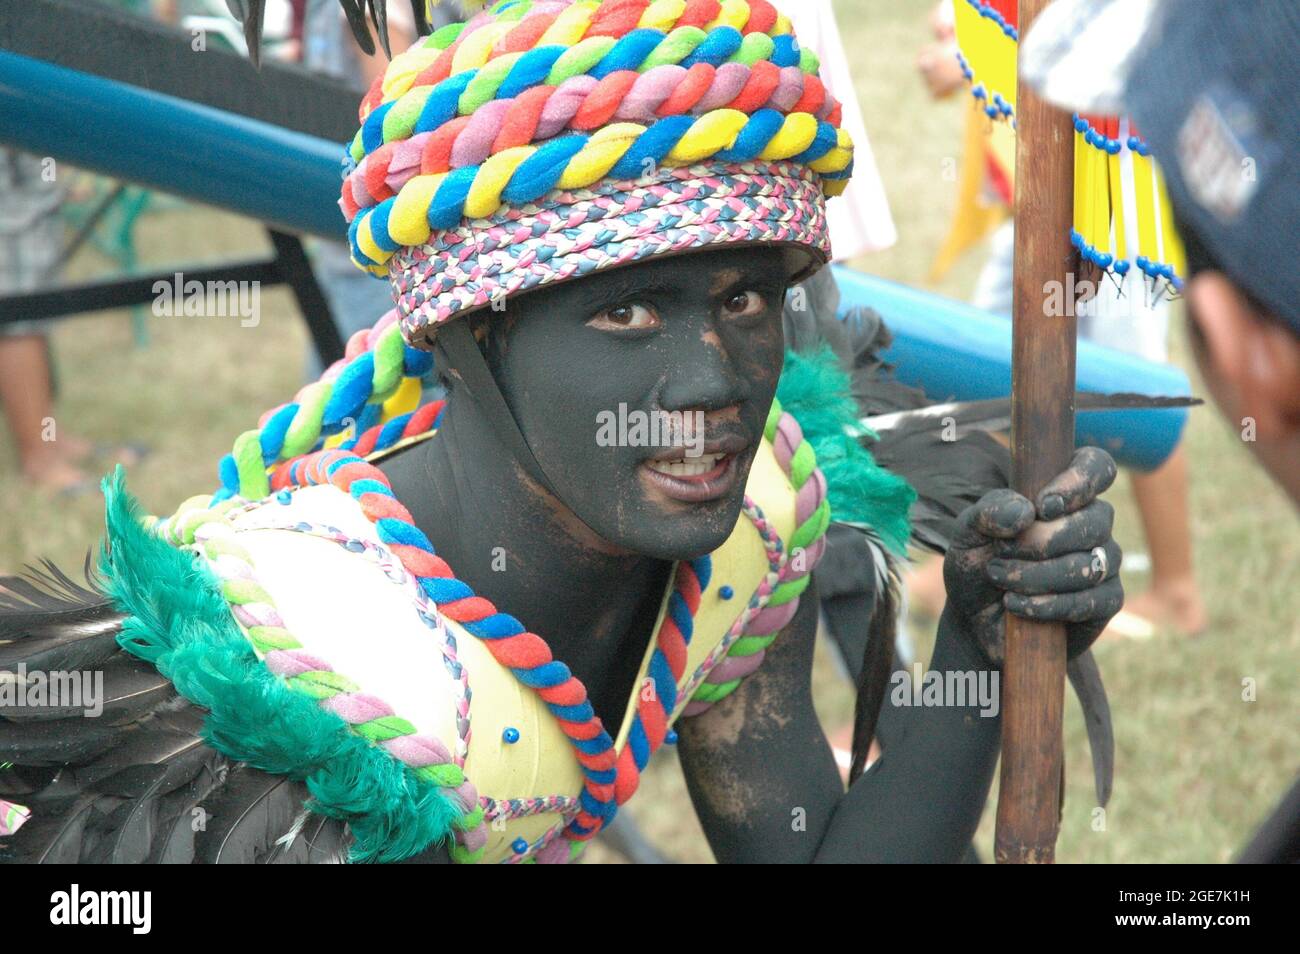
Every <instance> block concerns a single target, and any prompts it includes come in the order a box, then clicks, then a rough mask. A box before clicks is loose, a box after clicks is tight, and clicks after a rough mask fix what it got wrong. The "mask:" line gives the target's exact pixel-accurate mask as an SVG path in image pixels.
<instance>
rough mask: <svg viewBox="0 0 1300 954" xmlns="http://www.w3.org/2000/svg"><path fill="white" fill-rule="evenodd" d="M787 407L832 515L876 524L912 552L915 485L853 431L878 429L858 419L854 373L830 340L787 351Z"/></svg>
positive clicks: (887, 540) (887, 539)
mask: <svg viewBox="0 0 1300 954" xmlns="http://www.w3.org/2000/svg"><path fill="white" fill-rule="evenodd" d="M776 397H777V400H778V401H780V402H781V407H782V409H783V410H785V411H787V412H788V413H790V414H792V415H793V416H794V419H795V420H796V421H798V422H799V427H800V429H801V430H802V431H803V435H804V438H805V439H806V440H807V441H808V443H810V444H811V445H812V447H813V450H814V451H815V452H816V454H817V466H818V467H820V468H821V471H822V474H823V475H824V476H825V477H826V485H827V490H828V496H829V497H830V502H831V519H832V520H833V521H835V522H837V523H857V524H865V525H867V526H869V527H871V528H872V529H873V530H874V531H875V532H876V533H877V534H878V535H879V536H880V539H881V541H882V542H883V543H884V544H885V546H886V547H888V548H889V549H890V550H891V551H893V552H894V553H895V554H897V555H899V556H902V555H904V554H905V553H906V552H907V542H908V540H909V539H910V538H911V535H912V525H911V521H910V520H909V518H908V512H909V511H910V510H911V508H912V503H913V502H914V501H915V500H916V491H915V490H913V489H912V485H911V484H909V483H908V482H907V481H906V480H904V479H903V478H902V477H899V476H896V475H895V474H891V473H890V472H889V471H887V470H885V469H884V468H883V467H881V466H880V465H878V464H877V463H876V461H875V459H874V458H873V457H872V456H871V452H870V451H868V450H867V449H866V448H865V447H863V446H862V444H861V443H860V442H859V441H858V439H857V438H855V437H854V436H853V435H854V434H862V435H865V436H867V437H869V438H870V439H872V440H875V439H876V435H875V434H873V433H872V432H871V431H870V430H869V429H867V428H866V427H863V426H862V425H861V424H860V423H858V419H859V412H858V406H857V402H855V401H854V400H853V395H852V392H851V390H850V384H849V376H848V375H847V374H846V373H845V372H844V370H843V369H842V368H841V367H840V363H839V359H838V358H836V356H835V353H834V352H833V351H831V349H830V347H829V346H828V345H825V344H823V345H822V347H821V348H820V349H819V350H817V351H815V352H811V353H799V352H795V351H787V352H786V353H785V368H784V370H782V372H781V380H780V381H779V382H778V384H777V386H776Z"/></svg>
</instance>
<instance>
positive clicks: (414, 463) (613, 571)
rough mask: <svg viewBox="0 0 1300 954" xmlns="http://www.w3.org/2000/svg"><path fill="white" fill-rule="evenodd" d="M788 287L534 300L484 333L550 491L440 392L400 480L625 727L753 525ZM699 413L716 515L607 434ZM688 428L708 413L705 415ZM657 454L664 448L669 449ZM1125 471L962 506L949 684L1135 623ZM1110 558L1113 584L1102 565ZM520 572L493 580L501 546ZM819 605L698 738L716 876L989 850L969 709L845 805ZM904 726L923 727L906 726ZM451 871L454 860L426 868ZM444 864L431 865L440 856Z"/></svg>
mask: <svg viewBox="0 0 1300 954" xmlns="http://www.w3.org/2000/svg"><path fill="white" fill-rule="evenodd" d="M786 274H787V270H786V269H785V268H784V266H783V261H782V258H781V256H780V254H779V253H778V252H777V251H776V250H773V249H762V248H759V249H753V250H745V251H722V252H697V253H693V254H690V255H685V256H677V257H671V258H665V259H660V260H652V261H650V262H648V263H645V264H637V265H631V266H626V267H623V268H619V269H615V270H612V271H609V272H605V273H598V274H596V275H594V276H592V277H589V278H587V279H584V280H583V281H579V282H572V283H568V284H564V285H560V286H558V287H556V288H553V289H547V290H541V291H538V292H535V293H531V294H529V295H524V296H521V297H520V298H518V299H517V300H515V301H512V302H510V303H509V305H508V307H507V309H506V311H505V312H504V313H497V312H492V311H485V312H483V313H482V315H483V320H482V321H480V322H478V323H476V324H477V331H478V334H477V335H476V337H477V338H478V340H479V341H480V347H481V349H482V351H483V352H484V354H485V359H486V362H487V365H488V367H489V369H490V371H491V373H492V376H493V379H494V380H495V381H496V383H497V386H498V387H499V388H500V391H501V393H502V395H503V396H504V398H505V400H506V403H507V404H508V406H509V408H510V411H511V414H512V416H513V417H514V418H515V420H516V421H517V422H518V426H519V430H520V432H521V433H522V435H523V437H524V440H525V441H526V443H527V445H528V447H529V449H530V450H531V451H532V452H533V453H534V455H535V456H536V458H537V460H538V462H539V463H540V464H541V465H542V468H543V470H544V471H545V473H546V475H547V477H548V478H549V479H550V482H551V484H552V487H553V488H554V492H550V491H547V490H546V489H544V488H543V487H541V486H539V484H538V483H537V482H536V481H534V480H533V479H531V478H530V476H529V475H528V473H527V471H526V469H525V468H524V467H522V466H520V465H519V462H518V461H517V460H516V459H515V458H514V456H513V455H512V454H511V452H510V451H509V450H508V448H507V445H506V443H505V442H503V441H502V440H501V439H500V437H499V435H498V433H497V428H496V427H495V426H494V424H493V421H492V419H491V416H490V415H489V414H486V413H484V410H483V407H482V406H481V404H480V402H478V401H476V400H474V399H472V397H471V395H470V394H469V393H468V392H467V391H466V390H465V389H464V388H462V387H459V386H458V384H459V382H460V375H459V372H458V369H457V368H455V367H450V368H448V367H445V365H444V369H443V375H444V378H445V379H446V383H447V384H448V386H449V390H450V400H449V403H448V409H447V411H446V413H445V417H444V419H443V423H442V426H441V428H440V430H439V433H438V437H437V439H435V440H432V441H427V442H425V443H424V444H422V445H419V446H417V447H415V448H412V449H410V450H408V451H406V452H405V453H402V454H399V455H397V456H395V457H392V458H390V459H389V460H388V461H386V462H385V463H384V464H383V470H384V471H385V473H386V475H387V476H388V477H389V479H390V480H391V482H392V485H393V490H394V493H395V494H396V495H397V496H398V498H399V499H402V500H403V501H405V502H406V505H407V506H408V508H409V509H410V511H411V513H412V515H413V517H414V519H415V522H416V524H417V526H419V527H420V529H422V530H423V531H424V532H425V533H426V534H427V535H428V537H429V538H430V540H432V541H433V543H434V545H435V547H436V548H437V550H438V552H439V554H440V555H442V556H443V557H444V558H445V559H447V561H448V562H449V563H450V564H451V565H453V566H455V567H457V570H458V573H459V574H460V576H461V578H462V579H464V580H466V582H468V583H469V584H470V586H471V587H472V588H473V589H474V590H475V591H476V592H482V593H484V594H485V595H487V596H489V598H490V599H492V600H493V602H494V603H496V604H497V605H500V606H507V607H517V608H518V609H519V612H520V613H521V615H526V617H527V618H528V620H529V623H530V626H532V627H533V628H534V631H536V632H539V633H543V634H546V636H547V638H548V639H549V640H550V641H551V645H552V646H553V647H554V649H555V653H556V656H557V657H558V658H562V659H564V660H565V661H566V663H567V664H568V665H569V667H570V668H571V669H572V670H573V672H574V674H575V675H576V676H577V677H578V678H579V679H581V680H582V682H583V683H584V684H585V685H586V686H587V687H588V689H589V692H590V694H591V698H592V701H593V705H594V707H595V709H596V713H597V715H598V716H600V717H601V719H602V720H603V721H604V722H605V724H606V725H607V727H608V728H609V731H610V732H611V734H615V733H617V731H618V725H619V720H620V718H621V715H622V709H623V705H624V702H625V700H626V699H627V698H628V697H629V695H631V693H632V691H633V688H634V687H633V686H632V680H633V679H634V678H635V675H636V671H637V665H638V663H639V662H640V660H641V658H642V655H643V652H644V647H645V645H646V642H647V641H648V640H649V639H650V637H651V628H652V626H653V623H654V620H655V614H656V612H657V610H658V607H659V602H660V598H661V594H662V592H663V587H664V585H665V583H666V581H667V574H668V569H669V566H670V563H669V561H671V560H675V559H688V558H690V557H693V556H697V555H699V554H701V553H707V552H709V551H711V550H712V549H714V548H716V547H717V546H718V545H720V544H721V542H722V541H723V540H724V539H725V538H726V537H727V535H728V534H729V533H730V532H731V530H732V528H733V526H734V525H735V522H736V520H737V519H738V516H739V510H740V504H741V498H742V496H743V493H744V486H745V476H746V475H747V473H748V469H749V465H750V463H751V462H752V460H753V455H754V453H755V450H756V448H757V446H758V442H759V441H760V440H761V436H762V428H763V422H764V419H765V417H766V414H767V409H768V407H769V405H770V404H771V401H772V398H773V396H774V394H775V390H776V382H777V377H778V374H779V370H780V366H781V354H782V332H781V306H782V302H783V298H784V293H785V286H786V280H785V275H786ZM620 403H625V404H626V405H627V406H628V408H629V409H630V410H642V411H644V412H646V413H647V414H652V413H656V412H686V411H702V412H703V414H704V417H703V419H704V421H705V434H704V450H705V452H706V453H709V452H712V451H714V450H716V449H718V448H726V453H727V454H728V456H729V457H730V458H731V460H730V461H728V462H727V464H726V473H724V474H723V475H722V476H720V477H719V478H717V479H716V480H714V481H712V482H710V491H709V492H710V493H711V499H708V500H704V501H696V502H684V501H682V500H680V499H675V498H674V496H673V495H672V494H671V493H670V492H665V491H664V490H662V489H660V485H659V484H658V483H657V482H656V481H655V480H654V478H653V476H652V475H651V474H648V473H647V470H648V469H649V467H648V465H647V460H648V458H651V457H653V456H654V455H655V453H656V449H654V448H644V447H618V448H607V447H601V446H599V445H598V443H597V441H596V439H595V432H596V426H597V425H596V422H597V415H598V414H599V413H600V412H601V411H605V410H608V409H610V408H616V407H618V405H619V404H620ZM686 417H687V419H690V415H686ZM658 450H659V451H662V448H660V449H658ZM1114 476H1115V465H1114V462H1113V461H1112V460H1111V459H1110V457H1109V456H1108V455H1106V454H1105V453H1104V452H1101V451H1099V450H1096V449H1091V448H1089V449H1084V450H1082V451H1080V452H1079V453H1078V454H1077V455H1076V457H1075V460H1074V462H1073V464H1072V465H1071V468H1070V469H1069V470H1068V471H1066V472H1065V473H1064V474H1062V475H1061V476H1060V477H1058V478H1057V480H1056V481H1054V482H1053V483H1052V485H1051V486H1049V487H1048V488H1046V489H1045V490H1044V492H1043V494H1042V495H1040V498H1039V501H1038V503H1037V505H1035V504H1032V503H1031V502H1030V501H1028V500H1026V499H1024V498H1023V497H1020V496H1019V495H1018V494H1015V493H1013V492H1012V491H1009V490H1003V491H995V492H993V493H990V494H989V495H988V496H987V497H985V498H984V499H983V500H981V501H980V502H979V503H978V504H977V505H975V506H974V507H971V508H970V509H969V510H967V511H966V512H965V513H964V514H963V515H962V517H961V519H960V526H961V530H960V532H959V535H958V538H957V539H956V540H955V541H954V544H953V550H952V558H951V559H950V560H949V561H948V563H949V571H948V580H947V583H948V589H949V594H950V599H949V605H948V608H947V610H946V611H945V613H944V615H943V619H942V621H941V626H940V631H939V639H938V644H937V646H936V649H935V654H934V658H933V659H932V661H931V668H933V669H935V670H938V671H941V672H946V671H949V670H960V671H970V670H982V669H988V668H990V666H991V665H995V663H994V662H993V660H997V659H1000V655H1001V654H1000V646H999V644H1000V640H1001V634H1002V631H1003V620H1004V617H1005V613H1006V612H1007V611H1008V609H1013V610H1015V611H1016V612H1022V613H1024V614H1026V615H1029V616H1032V617H1034V618H1040V619H1056V620H1063V621H1066V622H1068V623H1069V624H1070V630H1069V633H1070V652H1071V655H1076V654H1078V653H1080V652H1082V651H1083V650H1084V649H1086V648H1087V646H1088V645H1089V644H1090V643H1091V641H1092V640H1093V639H1094V638H1095V637H1096V636H1097V634H1098V633H1100V631H1101V629H1102V628H1103V627H1104V625H1105V623H1106V621H1107V620H1108V619H1109V618H1110V617H1111V616H1112V615H1113V614H1114V613H1115V612H1116V611H1117V610H1118V608H1119V607H1120V605H1121V603H1122V601H1123V593H1122V590H1121V589H1120V584H1119V579H1118V576H1117V575H1116V574H1117V572H1118V567H1119V551H1118V547H1117V546H1116V545H1115V543H1114V541H1113V539H1112V538H1111V536H1110V529H1111V521H1112V516H1113V514H1112V510H1111V508H1110V506H1109V505H1108V504H1106V503H1104V502H1103V501H1100V500H1098V499H1097V496H1098V495H1099V494H1100V493H1101V492H1102V491H1104V490H1105V489H1106V487H1108V486H1109V484H1110V483H1111V481H1112V480H1113V479H1114ZM1098 546H1103V547H1106V549H1107V551H1108V556H1109V557H1110V559H1109V560H1108V561H1107V562H1108V566H1107V567H1106V568H1104V569H1103V571H1102V574H1103V575H1104V577H1105V578H1104V579H1099V578H1098V574H1097V572H1096V570H1095V569H1094V567H1095V560H1094V557H1093V555H1092V552H1091V551H1092V550H1093V549H1094V548H1096V547H1098ZM498 547H504V548H505V551H506V564H505V566H506V569H505V570H504V571H503V572H496V571H494V569H493V558H494V554H495V553H496V552H497V551H496V548H498ZM816 606H817V601H816V597H815V594H814V593H813V592H812V591H811V590H810V591H809V593H808V595H807V596H806V597H805V599H804V602H803V603H802V604H801V608H800V610H799V611H798V613H797V614H796V615H795V616H794V618H793V619H792V621H791V622H790V624H789V625H788V626H787V627H786V629H785V630H784V631H783V632H782V633H781V634H780V635H779V636H778V638H777V639H776V641H775V643H773V645H772V647H771V648H770V649H769V651H768V655H767V658H766V660H765V661H764V664H763V666H762V667H761V668H760V669H759V670H758V671H757V672H756V673H754V675H752V676H751V677H749V679H747V680H746V681H745V682H744V683H743V684H742V685H741V686H740V688H739V689H737V691H736V692H735V693H734V694H733V696H732V697H731V698H728V699H725V700H723V701H722V702H721V703H719V704H718V705H716V706H715V707H714V708H713V709H711V710H710V711H708V712H706V713H704V714H702V715H700V716H696V717H694V718H692V719H687V720H683V721H682V722H681V723H680V725H679V730H678V731H679V733H680V743H679V750H680V754H681V759H682V765H683V769H684V771H685V775H686V780H687V784H688V786H689V788H690V792H691V796H692V799H693V801H694V803H695V807H696V810H697V812H698V813H699V816H700V819H701V821H702V822H703V825H704V829H705V832H706V834H707V836H708V839H709V842H710V845H711V847H712V848H713V851H714V853H715V855H716V856H717V858H718V859H719V860H720V861H738V862H813V861H817V862H835V861H839V862H844V861H858V862H865V861H955V860H958V859H959V858H960V857H961V856H962V854H963V852H964V851H965V850H966V848H967V847H968V846H969V844H970V840H971V837H972V836H973V834H974V831H975V828H976V825H977V824H978V821H979V818H980V814H981V811H982V809H983V806H984V802H985V800H986V798H987V794H988V790H989V785H990V782H991V779H992V773H993V768H994V765H995V763H996V760H997V754H998V744H999V733H1000V724H999V720H998V719H997V718H987V717H981V715H980V712H979V708H980V707H979V703H978V700H976V699H972V700H968V705H967V706H965V707H957V706H939V707H925V708H918V709H915V710H911V711H910V712H909V714H908V715H907V716H906V717H905V721H906V722H907V724H906V725H905V726H904V727H903V728H902V730H901V731H899V733H898V737H897V739H896V741H894V742H893V744H892V745H891V747H890V750H889V753H888V755H887V756H886V757H885V758H883V759H881V760H880V762H879V763H877V764H876V765H874V766H873V767H872V769H871V770H870V771H868V772H867V774H866V775H865V776H864V777H863V778H861V779H860V780H859V781H857V782H856V783H855V784H854V785H853V786H852V788H851V789H850V790H849V792H848V793H847V794H846V793H845V791H844V789H843V785H842V784H841V782H840V776H839V772H838V770H837V768H836V765H835V762H834V759H833V756H832V753H831V749H830V746H829V744H828V743H827V742H826V739H825V737H824V735H823V734H822V730H821V727H820V725H819V723H818V721H817V716H816V713H815V711H814V708H813V704H812V694H811V693H812V686H811V669H812V657H813V642H814V638H815V634H816ZM900 721H904V720H900ZM428 854H433V855H439V854H440V853H437V852H433V853H428ZM428 854H426V856H424V857H421V858H420V859H418V860H420V861H427V860H434V859H433V858H430V857H429V856H428Z"/></svg>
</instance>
